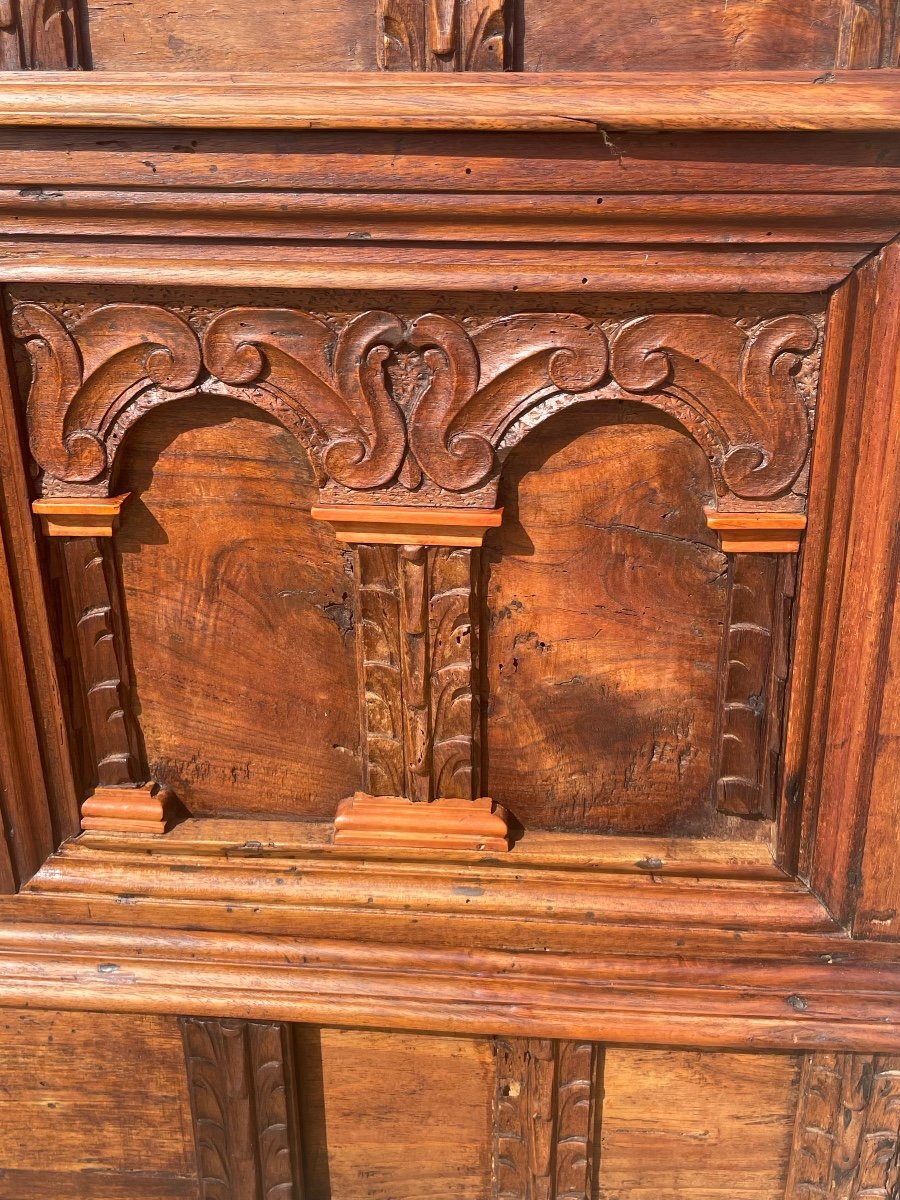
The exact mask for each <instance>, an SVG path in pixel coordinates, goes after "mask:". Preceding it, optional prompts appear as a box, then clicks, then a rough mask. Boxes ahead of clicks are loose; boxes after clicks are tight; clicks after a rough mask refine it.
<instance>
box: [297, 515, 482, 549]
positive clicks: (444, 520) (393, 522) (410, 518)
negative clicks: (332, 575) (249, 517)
mask: <svg viewBox="0 0 900 1200" xmlns="http://www.w3.org/2000/svg"><path fill="white" fill-rule="evenodd" d="M311 515H312V516H313V517H315V518H316V520H318V521H327V522H328V524H329V525H331V526H332V528H333V529H334V532H335V535H336V537H337V540H338V541H339V542H350V543H361V542H365V543H366V544H367V545H381V546H469V547H473V548H474V547H477V546H480V545H481V544H482V543H483V541H484V535H485V534H486V533H487V531H488V530H489V529H496V528H497V527H498V526H499V525H500V524H501V523H502V521H503V509H502V508H495V509H477V508H474V509H473V508H424V507H423V508H412V507H410V506H404V505H387V504H385V505H380V506H378V505H350V504H342V505H337V504H330V505H329V504H319V505H316V506H315V507H314V508H313V509H312V511H311Z"/></svg>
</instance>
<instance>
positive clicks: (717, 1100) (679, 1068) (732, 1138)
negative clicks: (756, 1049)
mask: <svg viewBox="0 0 900 1200" xmlns="http://www.w3.org/2000/svg"><path fill="white" fill-rule="evenodd" d="M799 1065H800V1064H799V1056H798V1055H796V1054H764V1053H762V1054H761V1053H751V1054H733V1053H719V1054H703V1053H697V1052H696V1051H694V1050H690V1049H687V1050H683V1049H649V1048H643V1047H640V1048H638V1047H635V1048H626V1047H609V1048H608V1049H607V1050H606V1054H605V1066H604V1080H603V1082H604V1101H603V1129H602V1137H601V1150H600V1186H599V1190H598V1192H597V1196H598V1197H599V1198H600V1200H615V1198H616V1197H624V1196H627V1197H629V1200H683V1198H684V1197H685V1196H690V1197H691V1200H693V1198H694V1197H696V1198H697V1200H783V1197H784V1187H785V1180H786V1177H787V1173H788V1162H789V1157H790V1146H791V1124H792V1121H793V1115H794V1110H795V1106H796V1103H797V1078H798V1075H799ZM791 1200H796V1198H795V1197H791Z"/></svg>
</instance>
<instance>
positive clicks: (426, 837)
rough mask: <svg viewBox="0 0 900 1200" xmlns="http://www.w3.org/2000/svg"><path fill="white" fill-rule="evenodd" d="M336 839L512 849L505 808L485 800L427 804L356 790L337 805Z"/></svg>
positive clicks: (347, 843) (369, 843)
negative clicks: (372, 794) (370, 794)
mask: <svg viewBox="0 0 900 1200" xmlns="http://www.w3.org/2000/svg"><path fill="white" fill-rule="evenodd" d="M334 840H335V842H336V843H337V844H338V845H341V846H373V847H377V846H384V847H396V848H398V849H399V848H406V849H417V850H491V851H494V852H497V851H499V852H501V853H503V852H505V851H507V850H508V849H509V838H508V830H507V823H506V810H505V809H504V808H501V807H500V805H499V804H495V803H494V802H493V800H490V799H489V798H488V797H486V796H485V797H481V798H480V799H478V800H433V801H432V802H431V803H430V804H427V803H414V802H413V801H412V800H407V799H404V798H403V797H402V796H368V795H366V793H365V792H356V793H355V795H353V796H348V797H347V799H346V800H342V801H341V802H340V804H339V805H338V811H337V816H336V817H335V819H334Z"/></svg>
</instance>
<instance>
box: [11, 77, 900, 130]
mask: <svg viewBox="0 0 900 1200" xmlns="http://www.w3.org/2000/svg"><path fill="white" fill-rule="evenodd" d="M820 78H821V76H820V74H819V73H817V72H816V71H790V70H785V71H775V72H770V73H769V74H763V73H758V72H757V73H754V72H734V73H733V74H731V75H728V74H722V73H720V72H717V71H706V72H704V71H703V70H698V71H684V72H682V73H678V72H672V73H668V72H662V71H660V72H656V73H654V72H645V73H641V72H634V73H633V74H632V73H616V72H615V71H612V72H608V73H606V74H604V73H597V74H578V73H575V72H573V73H566V72H563V73H560V74H555V75H554V74H540V73H538V74H535V75H531V76H529V77H528V78H527V79H526V80H523V79H521V78H519V77H515V76H513V77H507V76H504V75H502V74H492V75H491V77H490V78H489V79H487V80H485V79H484V78H483V77H482V76H481V75H480V74H479V75H476V76H475V77H470V76H467V74H466V73H465V72H458V73H456V72H454V73H450V74H448V75H447V76H445V77H442V78H441V79H440V80H436V79H431V78H426V77H425V76H422V75H421V74H419V73H413V74H410V75H407V74H405V73H403V72H388V73H386V74H384V75H381V76H379V77H378V82H377V86H376V87H373V86H372V77H371V76H369V77H366V76H365V75H361V74H360V75H355V74H353V73H346V74H340V75H328V74H326V73H324V72H323V73H321V74H316V73H310V74H306V75H304V74H299V73H298V74H288V73H285V74H278V73H276V72H273V73H271V74H267V75H266V76H265V77H264V78H262V79H260V78H259V77H258V76H256V77H254V76H253V75H245V76H241V75H240V74H239V73H233V74H232V75H231V77H230V79H229V86H228V87H227V88H223V87H222V84H221V80H220V79H219V78H217V77H216V75H215V74H214V73H210V74H202V73H197V74H191V73H189V72H185V73H184V74H181V75H180V76H179V77H178V78H177V81H176V79H175V78H161V77H160V76H159V75H158V74H155V73H153V72H152V71H148V72H147V73H146V74H144V75H141V74H138V73H128V72H126V73H116V72H109V73H104V74H103V75H102V76H101V75H99V73H97V74H94V75H93V77H92V76H90V75H86V76H82V77H79V76H78V75H77V74H75V73H73V74H72V75H71V76H68V75H61V74H54V73H49V72H48V73H47V74H46V75H45V76H42V77H41V78H40V80H39V81H34V82H32V81H29V80H27V79H22V78H21V77H18V76H16V77H12V78H10V79H9V81H6V80H4V86H3V88H2V89H0V126H2V125H15V126H49V127H72V126H75V127H78V126H81V127H86V128H116V129H118V128H127V127H132V128H141V127H144V128H147V127H152V126H159V125H165V126H167V127H169V128H172V129H177V128H189V129H203V128H207V129H209V128H218V129H222V128H231V129H375V130H385V129H397V130H403V129H432V130H436V129H458V130H479V129H491V130H515V131H518V132H529V131H532V132H538V131H554V132H557V133H570V134H575V133H579V132H581V133H593V134H595V133H596V132H597V130H598V129H606V130H609V131H617V130H644V131H654V132H660V131H666V130H688V129H693V130H723V129H724V130H746V131H752V130H772V131H775V130H831V131H835V132H837V131H842V130H843V131H850V130H853V131H858V132H861V133H871V132H872V131H874V130H885V131H887V130H896V129H898V128H900V117H898V115H897V106H896V81H895V80H893V79H892V78H891V77H889V76H886V75H885V74H883V73H879V72H878V71H830V72H829V73H828V78H827V80H826V81H825V83H826V84H827V91H828V95H827V100H828V103H827V104H826V103H823V93H822V86H823V85H822V83H820V82H819V80H820Z"/></svg>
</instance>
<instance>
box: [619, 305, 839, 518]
mask: <svg viewBox="0 0 900 1200" xmlns="http://www.w3.org/2000/svg"><path fill="white" fill-rule="evenodd" d="M817 340H818V332H817V330H816V327H815V325H814V324H813V323H812V321H810V320H808V319H807V318H806V317H799V316H785V317H775V318H774V319H772V320H769V321H763V322H761V323H760V324H759V325H757V326H756V327H755V328H754V329H752V330H750V331H749V332H747V331H745V330H743V329H742V328H740V326H738V325H736V324H734V323H733V322H731V321H729V320H726V319H725V318H723V317H718V316H709V315H704V314H693V313H691V314H679V315H664V316H663V315H660V316H650V317H638V318H637V319H636V320H634V321H630V322H628V323H627V324H626V325H625V326H624V327H623V328H622V329H621V330H620V331H619V332H618V333H617V334H616V336H615V338H614V339H613V341H612V344H611V355H612V359H611V361H612V372H613V375H614V377H615V379H616V381H617V382H618V384H619V385H620V386H621V387H623V388H625V389H627V390H628V391H630V392H635V393H638V394H646V393H653V394H654V396H656V397H657V400H656V403H658V404H659V406H660V407H662V408H666V409H668V410H669V411H670V412H672V414H673V415H674V416H675V417H676V418H677V419H678V420H679V421H681V422H682V424H684V425H685V426H687V427H688V428H689V429H691V431H692V432H694V433H695V434H696V435H697V436H698V440H699V441H700V442H701V445H705V446H706V448H707V450H708V452H709V454H710V458H711V459H712V460H713V462H714V464H715V467H716V469H717V471H718V473H719V474H720V476H721V479H722V481H723V484H724V486H725V488H727V490H729V491H731V492H732V493H733V494H734V495H735V496H740V497H744V498H747V499H759V498H767V497H772V496H778V495H782V494H783V493H785V492H787V491H788V490H789V489H790V487H791V484H793V483H794V481H795V480H796V479H797V477H798V475H799V474H800V471H801V470H802V468H803V466H804V464H805V462H806V459H807V456H808V453H809V441H810V430H809V417H808V414H807V409H806V406H805V405H804V403H803V401H802V398H801V397H800V396H799V395H797V393H796V390H795V388H794V387H793V375H794V374H795V373H796V370H797V368H798V366H799V363H800V359H801V357H802V356H803V355H805V354H808V353H809V352H810V351H811V350H813V348H814V347H815V345H816V342H817Z"/></svg>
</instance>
